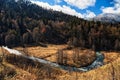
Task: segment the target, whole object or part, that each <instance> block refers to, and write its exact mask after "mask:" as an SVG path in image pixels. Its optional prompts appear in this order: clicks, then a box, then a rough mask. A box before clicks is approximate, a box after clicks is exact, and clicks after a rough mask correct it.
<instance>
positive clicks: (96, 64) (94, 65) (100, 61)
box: [2, 46, 104, 72]
mask: <svg viewBox="0 0 120 80" xmlns="http://www.w3.org/2000/svg"><path fill="white" fill-rule="evenodd" d="M2 48H4V49H5V50H7V51H8V52H9V53H11V54H15V55H22V56H23V57H25V58H29V59H31V60H34V61H38V62H40V63H43V64H49V65H50V66H52V67H57V68H62V69H64V70H71V71H84V72H85V71H89V70H91V69H94V68H97V67H100V66H102V65H104V63H103V60H104V56H103V54H101V53H100V52H96V60H95V61H94V62H93V63H92V64H91V65H89V66H86V67H81V68H77V67H70V66H64V65H59V64H57V63H53V62H50V61H47V60H44V59H40V58H36V57H33V56H25V55H24V54H22V53H21V52H20V51H17V50H14V49H10V48H8V47H4V46H2Z"/></svg>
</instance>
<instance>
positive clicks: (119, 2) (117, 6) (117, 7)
mask: <svg viewBox="0 0 120 80" xmlns="http://www.w3.org/2000/svg"><path fill="white" fill-rule="evenodd" d="M113 4H114V6H113V7H102V8H101V10H102V12H103V13H117V14H118V13H120V0H114V2H113Z"/></svg>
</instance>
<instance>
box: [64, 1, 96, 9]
mask: <svg viewBox="0 0 120 80" xmlns="http://www.w3.org/2000/svg"><path fill="white" fill-rule="evenodd" d="M64 1H65V2H67V3H68V4H69V5H72V6H76V7H78V8H79V9H86V8H88V7H89V6H94V5H95V3H96V0H64Z"/></svg>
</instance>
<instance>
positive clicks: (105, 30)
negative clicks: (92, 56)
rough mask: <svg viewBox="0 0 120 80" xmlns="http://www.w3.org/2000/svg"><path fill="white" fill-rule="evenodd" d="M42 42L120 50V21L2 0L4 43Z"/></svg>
mask: <svg viewBox="0 0 120 80" xmlns="http://www.w3.org/2000/svg"><path fill="white" fill-rule="evenodd" d="M39 43H52V44H64V43H67V44H68V45H69V46H70V47H82V48H90V49H94V50H116V51H120V23H114V24H112V23H102V22H94V21H86V20H83V19H80V18H77V17H75V16H70V15H66V14H64V13H62V12H57V11H53V10H52V9H51V10H46V9H43V8H41V7H39V6H37V5H35V4H32V3H31V2H29V1H27V0H19V1H18V2H16V1H15V0H0V45H6V46H9V47H14V46H20V45H21V46H22V45H24V44H30V45H32V44H39Z"/></svg>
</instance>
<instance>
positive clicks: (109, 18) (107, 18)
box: [93, 13, 120, 23]
mask: <svg viewBox="0 0 120 80" xmlns="http://www.w3.org/2000/svg"><path fill="white" fill-rule="evenodd" d="M93 20H94V21H102V22H112V23H116V22H120V14H112V13H104V14H100V15H98V16H97V17H94V18H93Z"/></svg>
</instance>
